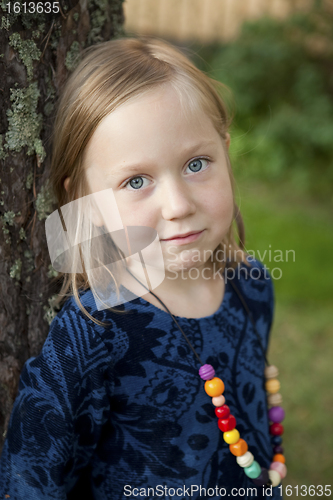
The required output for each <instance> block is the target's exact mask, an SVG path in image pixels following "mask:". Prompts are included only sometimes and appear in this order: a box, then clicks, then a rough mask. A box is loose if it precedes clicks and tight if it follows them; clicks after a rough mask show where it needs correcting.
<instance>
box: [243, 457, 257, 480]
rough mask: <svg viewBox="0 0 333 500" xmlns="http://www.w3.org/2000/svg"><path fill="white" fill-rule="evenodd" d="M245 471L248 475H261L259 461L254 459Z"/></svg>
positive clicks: (254, 476)
mask: <svg viewBox="0 0 333 500" xmlns="http://www.w3.org/2000/svg"><path fill="white" fill-rule="evenodd" d="M244 472H245V474H246V475H247V476H248V477H250V478H252V479H255V478H256V477H258V476H259V475H260V473H261V467H260V465H259V464H258V462H256V461H255V460H254V461H253V462H252V464H251V465H250V467H245V469H244Z"/></svg>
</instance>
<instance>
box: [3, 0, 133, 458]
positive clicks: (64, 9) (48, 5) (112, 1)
mask: <svg viewBox="0 0 333 500" xmlns="http://www.w3.org/2000/svg"><path fill="white" fill-rule="evenodd" d="M122 3H123V0H79V1H78V0H62V1H60V2H53V1H52V0H51V1H50V2H45V1H43V2H38V0H34V1H33V2H32V1H31V0H29V2H26V3H24V2H22V1H20V2H14V1H11V2H7V3H6V1H5V0H3V1H2V2H1V3H0V14H1V15H0V19H1V33H0V113H1V115H0V165H1V167H0V168H1V171H0V451H1V448H2V444H3V440H4V437H5V434H6V428H7V425H8V421H9V416H10V412H11V409H12V405H13V402H14V399H15V397H16V394H17V389H18V379H19V374H20V371H21V369H22V366H23V364H24V362H25V361H26V360H27V359H28V358H29V357H31V356H36V355H37V354H38V353H39V352H40V349H41V347H42V345H43V343H44V341H45V338H46V335H47V333H48V329H49V324H50V322H51V320H52V319H53V317H54V316H55V314H56V312H55V310H54V309H53V307H52V298H53V297H54V295H55V289H54V286H53V289H52V286H51V279H52V277H54V276H55V274H56V273H55V271H54V270H53V268H52V267H51V262H50V258H49V254H48V250H47V245H46V237H45V219H46V217H47V216H48V215H49V214H50V213H52V212H53V210H55V209H56V205H55V200H54V199H53V198H52V195H51V191H50V188H49V186H48V183H47V180H48V177H49V167H50V153H51V140H52V125H53V120H54V114H55V113H54V110H55V103H56V101H57V98H58V95H59V92H60V90H61V87H62V85H63V84H64V82H65V80H66V77H67V75H68V74H69V72H70V71H71V70H73V69H74V67H75V64H76V61H75V59H76V56H77V55H78V54H79V53H80V52H81V51H82V49H83V48H85V47H87V46H89V45H92V44H94V43H97V42H101V41H104V40H109V39H111V38H114V37H116V36H119V35H122V34H123V32H122V29H123V28H122V26H123V22H124V19H123V10H122ZM9 5H10V9H11V12H9ZM33 7H35V13H33V12H32V10H33ZM28 9H30V13H29V12H28ZM25 10H26V11H25ZM46 10H53V11H54V12H51V13H46V12H45V11H46ZM57 11H58V12H57Z"/></svg>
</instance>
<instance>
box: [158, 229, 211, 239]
mask: <svg viewBox="0 0 333 500" xmlns="http://www.w3.org/2000/svg"><path fill="white" fill-rule="evenodd" d="M199 233H202V231H190V232H189V233H183V234H175V235H174V236H170V238H163V239H161V241H169V240H175V239H182V238H187V237H188V236H192V235H194V234H199Z"/></svg>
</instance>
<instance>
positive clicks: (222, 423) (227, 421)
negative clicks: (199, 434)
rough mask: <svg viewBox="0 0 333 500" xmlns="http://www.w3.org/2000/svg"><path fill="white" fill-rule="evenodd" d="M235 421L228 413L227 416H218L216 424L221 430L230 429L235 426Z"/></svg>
mask: <svg viewBox="0 0 333 500" xmlns="http://www.w3.org/2000/svg"><path fill="white" fill-rule="evenodd" d="M236 423H237V422H236V419H235V417H234V416H233V415H230V416H229V417H228V418H219V419H218V421H217V425H218V426H219V429H220V431H222V432H227V431H232V429H234V428H235V427H236Z"/></svg>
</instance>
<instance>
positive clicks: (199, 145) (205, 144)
mask: <svg viewBox="0 0 333 500" xmlns="http://www.w3.org/2000/svg"><path fill="white" fill-rule="evenodd" d="M215 144H216V142H215V141H210V140H208V141H202V142H200V143H196V144H191V145H190V146H188V147H186V148H184V149H183V150H182V151H181V155H184V156H188V155H189V154H190V153H191V152H192V151H195V150H197V149H201V148H207V147H209V146H215ZM144 166H145V167H147V166H148V164H142V163H135V164H132V165H125V166H124V167H121V166H118V167H117V170H116V171H117V174H119V175H122V174H123V173H124V172H126V173H127V172H137V171H138V170H141V169H142V168H143V167H144Z"/></svg>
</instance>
